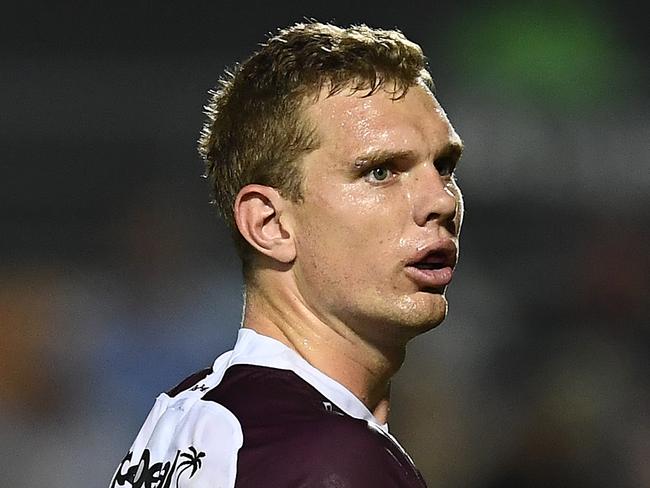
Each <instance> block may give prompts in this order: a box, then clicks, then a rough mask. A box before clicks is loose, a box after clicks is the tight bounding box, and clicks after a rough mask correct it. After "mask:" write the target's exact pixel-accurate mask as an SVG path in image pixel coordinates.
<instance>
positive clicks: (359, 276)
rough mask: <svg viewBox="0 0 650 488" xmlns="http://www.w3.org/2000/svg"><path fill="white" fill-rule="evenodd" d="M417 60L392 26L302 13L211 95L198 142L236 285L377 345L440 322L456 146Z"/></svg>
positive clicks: (454, 209) (453, 212) (453, 241)
mask: <svg viewBox="0 0 650 488" xmlns="http://www.w3.org/2000/svg"><path fill="white" fill-rule="evenodd" d="M424 66H425V60H424V57H423V55H422V52H421V50H420V48H419V47H418V46H417V45H415V44H413V43H411V42H410V41H408V40H406V39H405V38H404V37H403V36H402V35H401V34H399V33H396V32H392V31H377V30H372V29H369V28H367V27H353V28H350V29H339V28H337V27H332V26H328V25H321V24H308V25H297V26H294V27H292V28H290V29H287V30H284V31H281V32H280V34H279V35H278V36H276V37H274V38H272V39H271V40H270V41H269V43H268V44H267V45H265V47H263V48H262V50H261V51H260V52H259V53H257V54H255V55H254V56H253V57H251V58H250V59H249V60H248V61H247V62H246V63H244V64H243V65H242V66H241V67H240V68H239V70H238V71H237V73H236V74H235V75H234V78H232V79H231V80H230V81H228V82H226V83H225V85H224V87H223V89H222V90H221V91H219V92H216V93H215V94H214V99H213V102H212V104H211V106H210V107H209V120H208V123H207V124H206V127H205V128H204V132H203V136H202V139H201V148H202V154H203V155H204V157H205V158H206V163H207V174H208V176H209V177H210V180H211V182H212V184H213V186H214V191H215V199H216V201H217V204H218V206H219V208H220V209H221V211H222V213H223V214H224V216H225V217H226V220H227V221H228V222H229V223H230V225H231V226H232V228H233V229H235V230H236V231H237V232H238V235H239V236H240V243H241V245H243V246H245V247H243V249H244V252H243V253H242V257H243V258H244V267H245V270H246V267H247V265H248V266H250V264H251V263H253V266H252V267H251V268H249V269H248V270H247V271H248V273H247V275H248V276H247V283H248V284H249V285H251V283H253V284H256V282H257V281H258V278H259V277H260V276H263V277H264V279H265V280H267V281H265V282H264V283H265V285H264V286H265V287H266V288H267V290H266V291H268V289H272V290H273V292H274V293H280V294H283V293H284V295H282V296H283V297H285V298H284V299H283V300H281V301H284V303H283V304H282V305H281V306H283V307H292V306H297V307H304V308H306V309H308V310H309V313H310V314H311V315H313V316H316V317H317V318H318V319H319V320H320V321H321V322H323V323H327V324H330V326H332V327H334V328H336V327H337V325H336V324H339V325H340V326H341V327H343V329H347V330H351V331H354V332H353V333H354V334H358V335H359V336H362V337H364V338H366V339H368V340H370V341H372V342H375V343H380V342H382V341H389V342H391V343H403V342H404V341H405V340H408V339H409V338H411V337H413V336H414V335H416V334H418V333H420V332H422V331H424V330H427V329H429V328H431V327H433V326H435V325H437V324H438V323H440V321H442V319H443V318H444V317H445V315H446V310H447V301H446V298H445V295H444V293H445V290H446V285H447V284H448V283H449V282H450V281H451V277H452V274H453V268H454V266H455V264H456V260H457V252H458V233H459V231H460V226H461V222H462V214H463V204H462V197H461V194H460V190H459V188H458V186H457V185H456V182H455V180H454V177H453V171H454V168H455V166H456V163H457V162H458V160H459V158H460V154H461V151H462V144H461V142H460V138H459V137H458V135H457V134H456V132H455V131H454V129H453V127H452V126H451V124H450V123H449V120H448V119H447V116H446V115H445V113H444V111H443V110H442V108H441V107H440V105H439V104H438V102H437V100H436V99H435V98H434V96H433V94H432V92H431V89H430V87H431V78H430V76H429V75H428V73H427V72H426V70H425V68H424ZM246 250H247V251H246ZM251 271H252V273H251ZM251 276H252V278H251ZM268 277H271V278H268ZM269 280H270V281H269ZM341 330H342V329H341ZM395 341H396V342H395Z"/></svg>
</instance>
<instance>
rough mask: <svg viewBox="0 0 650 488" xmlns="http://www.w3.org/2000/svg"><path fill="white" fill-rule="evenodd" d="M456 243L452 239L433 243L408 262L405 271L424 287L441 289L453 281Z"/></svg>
mask: <svg viewBox="0 0 650 488" xmlns="http://www.w3.org/2000/svg"><path fill="white" fill-rule="evenodd" d="M456 255H457V249H456V245H455V244H454V243H453V242H452V241H451V240H445V241H441V242H437V243H435V244H431V245H429V246H427V247H425V248H424V249H422V250H421V251H419V252H418V253H416V255H415V256H414V257H413V259H411V260H410V261H409V262H407V263H406V266H405V272H406V274H407V276H408V277H409V278H411V279H412V280H413V281H415V283H416V284H417V285H418V286H420V287H421V288H423V289H436V290H440V289H442V288H444V287H445V286H447V285H448V284H449V283H451V280H452V278H453V275H454V267H455V266H456Z"/></svg>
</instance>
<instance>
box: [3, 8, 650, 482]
mask: <svg viewBox="0 0 650 488" xmlns="http://www.w3.org/2000/svg"><path fill="white" fill-rule="evenodd" d="M448 3H450V5H442V4H440V5H437V4H436V3H435V2H425V1H413V2H390V3H389V2H374V3H370V2H368V3H364V4H360V3H354V4H350V5H348V4H347V3H344V2H313V1H302V2H281V3H280V2H250V1H249V2H232V1H228V2H218V1H212V2H206V1H194V2H186V3H179V2H144V1H131V2H129V3H123V4H120V3H108V2H106V3H104V2H78V1H77V2H72V1H71V2H65V3H64V2H59V3H55V2H25V3H22V4H20V5H21V6H17V5H14V6H13V7H11V8H9V9H7V8H6V7H5V8H4V9H3V15H2V19H1V20H0V26H1V27H2V28H1V29H0V41H1V42H0V102H1V112H2V115H1V116H0V147H1V148H2V152H1V156H0V216H1V218H2V228H1V230H0V439H1V442H0V454H1V455H0V459H1V461H0V485H2V486H7V487H13V488H22V487H25V488H27V487H34V486H47V487H49V488H71V487H104V486H107V484H108V482H109V479H110V477H111V475H112V472H113V470H114V468H115V466H116V465H117V463H118V462H119V460H120V459H121V458H122V456H123V455H124V453H125V452H126V450H127V449H128V447H129V445H130V443H131V441H132V439H133V437H134V436H135V434H136V432H137V429H138V428H139V426H140V424H141V422H142V421H143V419H144V417H145V416H146V414H147V412H148V410H149V408H150V406H151V404H152V402H153V399H154V397H155V396H156V395H157V394H158V393H159V392H161V391H163V390H165V389H168V388H169V387H170V386H173V385H174V384H175V383H176V382H177V381H178V380H180V379H181V378H183V377H184V376H185V375H187V374H189V373H190V372H192V371H194V370H197V369H199V368H202V367H204V366H206V365H207V364H210V363H211V362H212V360H213V359H214V358H215V357H216V356H217V355H218V354H220V353H221V352H223V351H225V350H226V349H227V348H229V347H230V345H231V344H232V342H233V340H234V338H235V336H236V332H237V328H238V325H239V315H240V309H241V286H242V282H241V278H240V274H239V264H238V261H237V258H236V255H235V253H234V251H233V249H232V246H231V244H230V241H229V238H228V236H227V234H226V232H225V231H224V228H223V226H222V224H221V223H220V222H219V221H218V219H217V217H216V216H215V213H214V211H213V209H212V208H210V207H209V205H208V190H207V186H206V185H205V182H204V181H203V180H202V179H201V178H200V175H201V173H202V167H201V163H200V161H199V159H198V156H197V155H196V151H195V141H196V138H197V136H198V132H199V129H200V126H201V124H202V121H203V115H202V105H203V104H204V103H205V100H206V97H207V90H208V89H209V88H211V87H212V86H213V85H214V84H215V82H216V79H217V77H218V76H219V75H220V73H221V72H222V71H223V70H224V68H226V67H228V66H232V65H233V64H234V63H235V62H236V61H238V60H240V59H242V58H243V57H245V56H246V55H248V54H249V53H250V52H251V51H253V50H254V49H255V48H256V46H257V44H258V43H260V42H262V41H263V40H264V39H265V35H266V33H268V32H270V31H273V30H275V29H276V28H277V27H281V26H286V25H288V24H291V23H294V22H296V21H300V20H302V19H303V18H305V17H307V18H312V17H313V18H316V19H318V20H320V21H332V22H334V23H338V24H342V25H347V24H350V23H360V22H365V23H367V24H369V25H371V26H374V27H387V28H392V27H398V28H400V29H401V30H402V31H403V32H404V33H405V34H406V35H407V36H408V37H409V38H411V39H412V40H414V41H416V42H418V43H420V44H421V45H422V47H423V48H424V50H425V52H426V53H427V55H428V57H429V61H430V67H431V72H432V74H433V76H434V79H435V81H436V85H437V91H438V96H439V99H440V100H441V102H442V103H443V105H444V106H445V108H446V109H447V112H448V113H449V115H450V117H451V119H452V121H453V122H454V124H455V125H456V128H457V129H458V131H459V133H460V134H461V136H462V137H463V139H464V140H465V144H466V147H467V150H466V153H465V155H464V158H463V161H462V163H461V166H460V167H459V180H460V183H461V186H462V187H463V189H464V192H465V195H466V203H467V208H468V210H467V217H466V221H465V227H464V230H463V239H462V241H463V245H462V252H461V254H462V257H461V262H460V267H459V270H458V273H457V275H456V279H455V283H454V284H453V286H452V287H451V289H450V291H449V298H450V310H451V311H450V316H449V318H448V320H447V321H446V322H445V324H444V325H442V326H440V328H438V329H437V330H436V331H433V332H431V333H429V334H428V335H426V336H424V337H421V338H418V339H417V340H416V341H415V342H414V343H413V346H412V347H411V349H410V352H409V357H408V359H407V363H406V366H405V367H404V369H403V370H402V371H401V372H400V374H399V375H398V377H397V378H396V379H395V381H394V386H393V388H394V394H393V411H392V417H391V429H392V431H393V432H394V433H395V434H396V435H397V436H398V438H399V439H400V440H401V441H402V443H403V444H404V446H405V447H406V448H407V450H408V451H409V452H410V453H411V454H412V455H413V457H414V458H415V460H416V462H417V464H418V465H419V467H420V468H421V470H422V471H423V473H424V475H425V477H426V478H427V480H428V482H429V484H430V486H432V487H442V488H451V487H460V486H463V487H469V486H471V487H479V488H497V487H505V488H508V487H524V488H526V487H542V486H544V487H622V488H627V487H630V488H632V487H642V486H643V487H648V486H650V463H649V461H648V460H649V459H650V419H649V417H648V412H649V408H648V407H649V405H650V379H649V378H650V376H649V374H648V373H649V372H650V367H649V363H648V350H649V349H648V345H649V342H650V341H649V336H650V321H649V310H648V309H649V307H648V303H649V300H648V298H649V288H650V283H649V282H650V278H649V277H650V258H649V253H648V238H649V237H650V236H649V234H650V232H649V230H648V229H649V226H650V210H649V205H648V204H649V203H650V171H649V162H650V157H649V149H650V142H649V141H650V110H649V107H648V101H649V98H650V97H649V91H648V89H647V87H648V83H649V81H650V77H649V70H648V55H649V54H650V49H649V44H648V27H647V25H648V23H647V18H648V15H647V13H648V12H646V11H645V10H644V9H643V8H642V7H640V5H641V2H634V3H633V2H628V3H625V2H623V3H621V2H614V1H609V2H589V3H586V2H534V3H522V2H514V1H503V2H501V1H500V2H490V3H489V4H488V3H479V2H467V1H457V2H448ZM360 459H362V458H361V457H360Z"/></svg>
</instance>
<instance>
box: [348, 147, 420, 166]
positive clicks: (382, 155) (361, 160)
mask: <svg viewBox="0 0 650 488" xmlns="http://www.w3.org/2000/svg"><path fill="white" fill-rule="evenodd" d="M414 157H415V153H414V152H413V151H410V150H403V151H392V150H387V149H378V150H374V151H369V152H367V153H364V154H362V155H361V156H359V157H357V158H355V159H354V167H355V168H356V169H366V168H374V167H376V166H382V165H384V164H389V163H391V162H393V161H396V160H404V159H412V158H414Z"/></svg>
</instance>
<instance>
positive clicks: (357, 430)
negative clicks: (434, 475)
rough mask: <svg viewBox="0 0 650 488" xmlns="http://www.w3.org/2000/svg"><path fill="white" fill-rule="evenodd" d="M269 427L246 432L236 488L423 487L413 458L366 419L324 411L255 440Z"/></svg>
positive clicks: (274, 428) (240, 454)
mask: <svg viewBox="0 0 650 488" xmlns="http://www.w3.org/2000/svg"><path fill="white" fill-rule="evenodd" d="M265 430H266V429H259V430H257V429H255V430H254V431H253V432H252V433H250V434H247V431H246V430H244V447H243V449H242V450H241V451H240V453H239V460H238V474H237V480H238V483H237V485H236V487H237V488H253V487H259V486H300V487H302V488H312V487H313V488H316V487H318V488H321V487H322V488H343V487H350V488H371V487H372V488H389V487H390V488H397V487H401V488H407V487H418V488H422V487H423V486H424V485H423V484H420V481H419V479H420V478H419V474H417V472H416V471H415V469H414V468H413V467H412V466H411V465H410V464H408V463H409V461H408V460H407V459H405V458H404V457H403V455H402V454H400V453H398V452H396V451H395V449H396V446H394V445H393V444H392V442H391V441H390V440H388V439H387V438H386V437H384V436H383V434H381V433H379V432H378V431H376V430H375V429H374V428H372V427H370V426H369V425H368V423H367V422H366V421H364V420H359V419H355V418H352V417H348V416H345V415H340V414H336V413H334V412H323V413H322V415H320V416H314V417H311V418H305V419H304V420H303V421H298V422H292V423H288V424H282V425H276V426H273V427H272V428H270V429H268V430H271V431H274V432H272V433H271V434H270V435H268V436H266V437H265V439H261V438H256V437H257V436H259V435H260V434H261V433H262V432H264V431H265ZM247 435H248V436H250V438H249V440H248V441H247V439H246V438H247ZM247 444H248V446H247ZM247 447H250V448H247Z"/></svg>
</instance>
